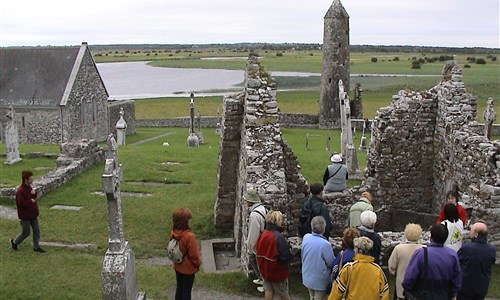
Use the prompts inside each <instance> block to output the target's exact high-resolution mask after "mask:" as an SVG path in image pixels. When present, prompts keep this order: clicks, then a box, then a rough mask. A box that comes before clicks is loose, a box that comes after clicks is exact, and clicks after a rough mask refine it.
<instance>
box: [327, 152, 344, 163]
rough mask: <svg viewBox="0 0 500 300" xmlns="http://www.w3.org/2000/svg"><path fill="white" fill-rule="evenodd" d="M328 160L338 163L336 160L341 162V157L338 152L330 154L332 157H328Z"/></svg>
mask: <svg viewBox="0 0 500 300" xmlns="http://www.w3.org/2000/svg"><path fill="white" fill-rule="evenodd" d="M330 160H331V161H332V162H335V163H338V162H342V157H341V156H340V155H338V154H334V155H332V157H331V158H330Z"/></svg>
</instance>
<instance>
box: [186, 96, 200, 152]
mask: <svg viewBox="0 0 500 300" xmlns="http://www.w3.org/2000/svg"><path fill="white" fill-rule="evenodd" d="M190 97H191V101H190V102H189V110H190V114H189V116H190V118H189V136H188V138H187V145H188V146H189V147H198V146H199V145H200V140H199V139H198V136H197V135H196V134H195V133H194V94H193V93H191V95H190Z"/></svg>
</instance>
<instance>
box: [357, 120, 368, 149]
mask: <svg viewBox="0 0 500 300" xmlns="http://www.w3.org/2000/svg"><path fill="white" fill-rule="evenodd" d="M366 130H367V128H366V122H363V134H362V135H361V141H360V143H359V150H361V151H366V136H365V132H366Z"/></svg>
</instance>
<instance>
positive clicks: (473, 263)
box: [243, 183, 496, 300]
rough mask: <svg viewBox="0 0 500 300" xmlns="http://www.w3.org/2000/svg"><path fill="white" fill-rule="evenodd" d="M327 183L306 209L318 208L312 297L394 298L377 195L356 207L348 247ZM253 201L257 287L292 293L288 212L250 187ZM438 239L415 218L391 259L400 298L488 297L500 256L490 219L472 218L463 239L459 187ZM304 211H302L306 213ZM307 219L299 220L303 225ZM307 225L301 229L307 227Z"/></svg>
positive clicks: (306, 257)
mask: <svg viewBox="0 0 500 300" xmlns="http://www.w3.org/2000/svg"><path fill="white" fill-rule="evenodd" d="M324 192H325V189H324V187H323V185H322V184H320V183H315V184H312V185H311V186H310V193H311V196H310V198H309V199H308V200H306V201H305V202H304V204H303V208H302V211H303V212H304V211H310V212H311V216H310V218H309V220H308V221H309V222H310V223H309V227H308V229H307V232H306V233H305V234H304V235H303V236H302V245H301V254H300V255H301V262H302V267H301V268H302V269H301V273H302V283H303V285H304V286H305V287H306V288H307V289H308V291H309V296H310V299H311V300H325V299H328V300H335V299H339V300H340V299H366V300H371V299H373V300H375V299H389V297H390V296H389V295H390V291H389V284H388V282H387V278H386V275H385V274H384V272H383V270H382V268H381V267H380V260H381V251H382V241H381V237H380V235H379V234H378V233H377V232H376V230H375V225H376V222H377V214H376V213H375V212H374V211H373V205H372V203H371V201H372V195H371V194H370V193H369V192H368V191H364V192H363V193H361V195H360V198H359V200H358V201H357V202H356V203H354V204H353V205H352V206H351V207H350V209H349V219H348V227H347V228H345V229H344V231H343V236H342V250H341V251H340V252H339V253H335V252H334V251H333V248H332V245H331V244H330V241H329V239H328V238H329V236H330V233H331V230H332V228H333V224H332V221H331V217H330V213H329V210H328V207H327V205H326V203H325V200H324V199H323V196H324ZM243 196H244V199H245V200H246V201H247V203H248V205H249V209H250V214H249V226H248V235H247V239H246V245H247V249H248V251H249V253H248V254H249V260H250V265H251V267H252V270H253V273H254V274H255V280H253V282H254V283H255V284H257V285H258V287H257V289H258V290H259V291H261V292H262V291H263V292H264V293H265V294H264V295H265V296H264V297H265V299H268V300H271V299H274V298H273V297H274V296H276V297H277V298H278V299H283V300H286V299H290V297H289V294H288V274H289V263H290V261H291V260H292V259H293V258H294V255H295V252H296V251H293V249H292V248H291V247H290V246H289V244H288V243H287V241H286V239H285V237H284V236H283V235H282V234H281V232H282V231H283V229H282V228H281V226H282V222H283V217H282V214H281V212H279V211H269V212H268V211H267V210H266V208H265V207H264V205H263V204H262V203H261V201H260V199H259V196H258V193H257V192H256V191H254V190H249V191H247V192H245V193H244V195H243ZM446 198H447V203H446V204H445V205H444V206H443V208H442V210H441V212H440V214H439V217H438V219H437V220H436V224H434V225H432V226H431V227H430V229H429V231H430V242H429V243H428V244H427V245H423V244H420V243H419V240H421V238H422V228H421V226H420V225H418V224H412V223H410V224H407V226H406V228H405V242H404V243H401V244H399V245H398V246H396V247H395V248H394V250H393V252H392V254H391V256H390V258H389V260H388V267H389V272H390V273H391V274H393V275H396V286H395V290H394V292H393V295H394V299H399V300H402V299H458V300H460V299H484V297H485V296H486V294H487V291H488V285H489V281H490V279H491V268H492V265H493V264H494V262H495V259H496V253H495V247H494V246H493V245H491V244H489V243H487V232H488V230H487V226H486V225H485V224H484V223H482V222H477V223H475V224H473V225H472V226H471V230H470V236H471V238H472V240H471V242H469V243H465V244H464V243H463V237H462V236H463V233H464V231H463V228H464V224H466V219H465V217H466V216H465V210H464V208H463V207H462V206H461V205H460V204H459V203H458V194H457V193H456V192H454V191H450V192H448V193H447V195H446ZM303 212H301V218H302V214H303ZM300 223H301V221H300V220H299V227H300ZM299 232H300V230H299Z"/></svg>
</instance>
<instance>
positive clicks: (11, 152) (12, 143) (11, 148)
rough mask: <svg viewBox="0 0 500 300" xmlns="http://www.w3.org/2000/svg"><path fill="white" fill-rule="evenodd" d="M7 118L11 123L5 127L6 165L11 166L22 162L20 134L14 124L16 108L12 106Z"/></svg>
mask: <svg viewBox="0 0 500 300" xmlns="http://www.w3.org/2000/svg"><path fill="white" fill-rule="evenodd" d="M7 118H8V119H9V122H8V123H7V126H6V127H5V148H6V155H5V156H6V160H5V164H7V165H11V164H13V163H16V162H18V161H20V160H22V159H21V156H20V155H19V133H18V132H17V125H16V123H15V122H14V108H13V107H12V106H11V107H10V111H9V112H8V113H7Z"/></svg>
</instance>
